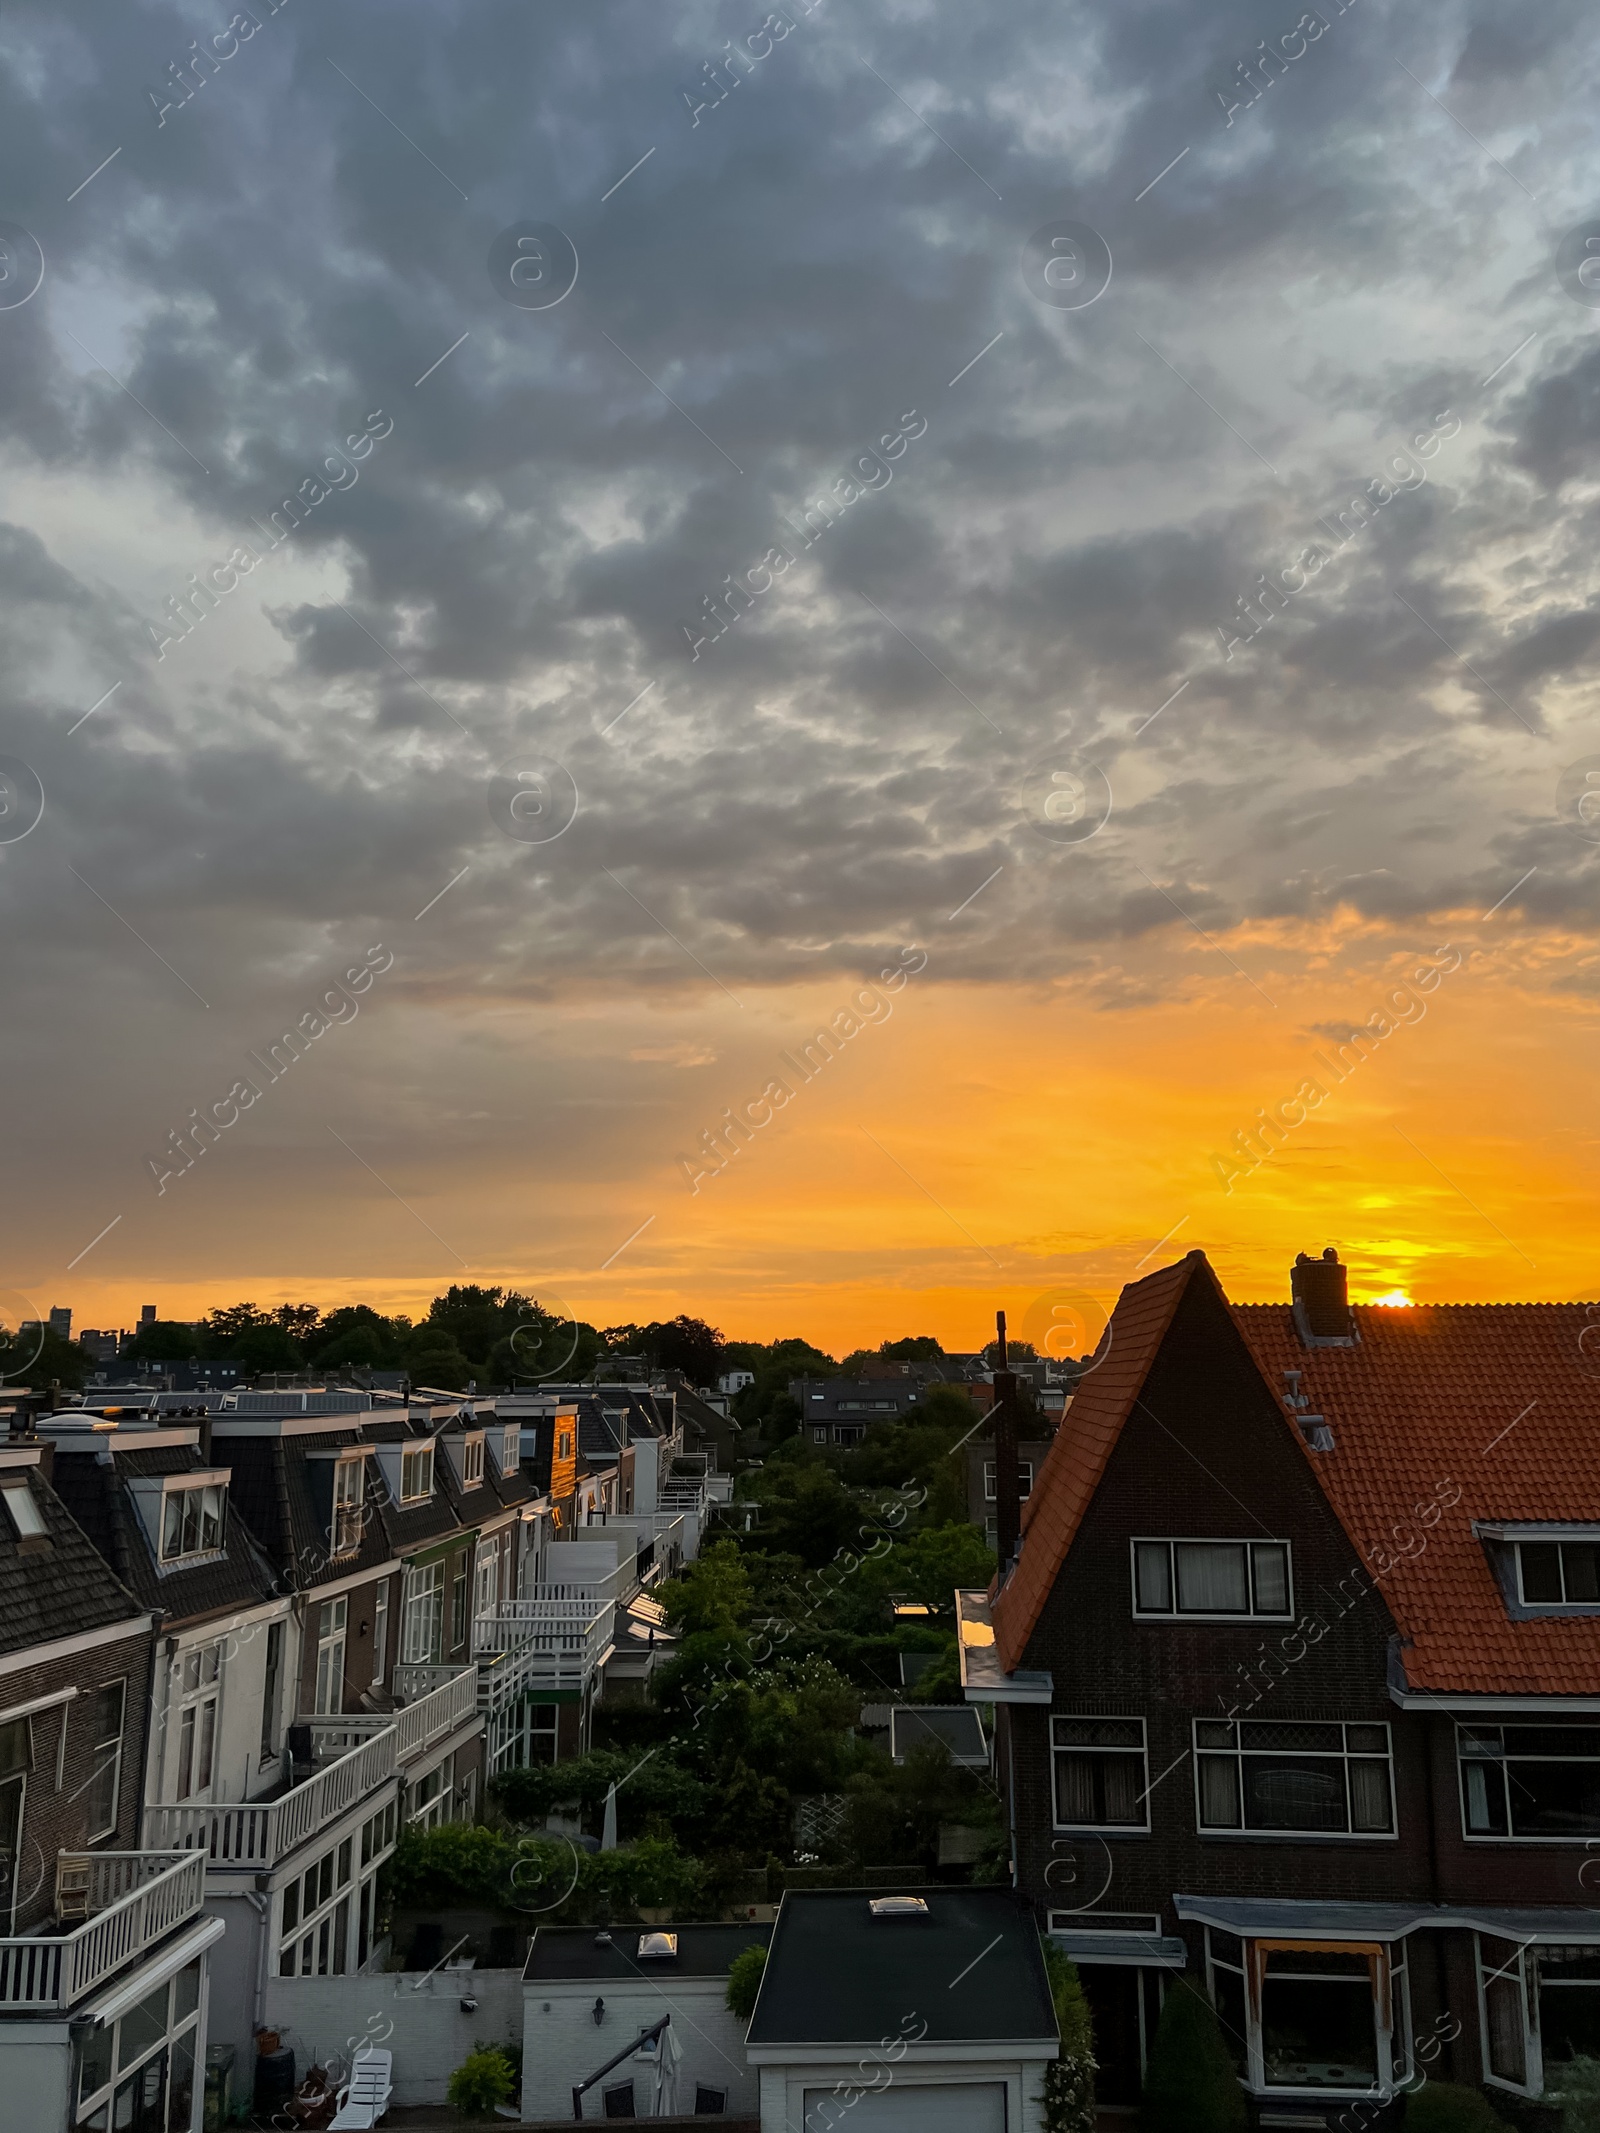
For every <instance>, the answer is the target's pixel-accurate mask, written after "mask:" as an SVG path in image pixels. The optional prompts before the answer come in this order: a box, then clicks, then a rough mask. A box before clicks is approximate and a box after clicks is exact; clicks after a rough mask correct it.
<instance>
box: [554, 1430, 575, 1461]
mask: <svg viewBox="0 0 1600 2133" xmlns="http://www.w3.org/2000/svg"><path fill="white" fill-rule="evenodd" d="M556 1457H557V1458H558V1459H570V1458H571V1457H572V1432H571V1430H570V1429H564V1430H563V1431H562V1432H561V1435H560V1436H559V1437H558V1438H557V1439H556Z"/></svg>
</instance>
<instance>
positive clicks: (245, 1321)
mask: <svg viewBox="0 0 1600 2133" xmlns="http://www.w3.org/2000/svg"><path fill="white" fill-rule="evenodd" d="M271 1323H272V1320H271V1318H270V1317H269V1316H268V1315H267V1313H266V1312H265V1311H261V1310H258V1309H257V1307H256V1306H255V1305H254V1304H253V1303H236V1304H224V1305H223V1306H222V1307H221V1308H220V1309H219V1310H216V1311H212V1312H210V1313H209V1314H208V1315H207V1317H206V1318H205V1320H204V1321H203V1324H204V1326H205V1330H206V1333H207V1335H208V1336H209V1338H210V1339H211V1340H212V1341H213V1342H216V1343H219V1344H221V1345H220V1346H219V1351H218V1352H219V1353H221V1354H224V1355H226V1354H231V1353H232V1346H231V1344H232V1342H234V1341H235V1340H237V1339H238V1337H239V1335H240V1334H241V1333H248V1332H249V1331H250V1330H251V1328H252V1327H255V1326H270V1325H271Z"/></svg>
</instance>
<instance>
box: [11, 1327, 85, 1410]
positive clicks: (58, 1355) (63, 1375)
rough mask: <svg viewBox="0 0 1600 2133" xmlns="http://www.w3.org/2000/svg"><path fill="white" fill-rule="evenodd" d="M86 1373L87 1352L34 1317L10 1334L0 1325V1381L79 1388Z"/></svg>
mask: <svg viewBox="0 0 1600 2133" xmlns="http://www.w3.org/2000/svg"><path fill="white" fill-rule="evenodd" d="M88 1375H89V1352H88V1350H87V1349H86V1348H80V1347H79V1346H78V1344H77V1342H76V1341H64V1340H63V1339H62V1338H61V1336H60V1334H59V1333H52V1332H51V1330H50V1328H49V1327H48V1326H47V1325H42V1324H41V1323H40V1322H39V1321H38V1320H37V1319H25V1320H24V1321H23V1323H22V1324H21V1325H20V1326H19V1327H18V1328H17V1331H16V1333H15V1334H14V1335H13V1334H11V1333H9V1332H8V1331H7V1330H6V1328H5V1327H3V1326H0V1381H3V1382H4V1383H5V1384H7V1385H28V1386H30V1387H34V1386H45V1385H50V1384H52V1383H55V1382H58V1381H59V1383H60V1384H61V1385H62V1386H63V1387H64V1388H65V1389H66V1390H67V1391H68V1392H81V1391H82V1390H83V1383H84V1380H85V1378H87V1377H88Z"/></svg>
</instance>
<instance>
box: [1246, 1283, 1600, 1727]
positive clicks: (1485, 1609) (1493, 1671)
mask: <svg viewBox="0 0 1600 2133" xmlns="http://www.w3.org/2000/svg"><path fill="white" fill-rule="evenodd" d="M1353 1316H1354V1318H1355V1321H1356V1324H1357V1326H1358V1328H1359V1329H1360V1333H1361V1345H1360V1346H1359V1347H1356V1348H1309V1349H1308V1348H1302V1347H1301V1345H1300V1341H1299V1338H1298V1336H1297V1334H1296V1332H1295V1328H1294V1321H1293V1318H1292V1316H1291V1314H1290V1309H1289V1306H1288V1305H1287V1304H1235V1305H1234V1306H1233V1318H1234V1323H1235V1324H1236V1325H1237V1326H1238V1328H1239V1330H1240V1332H1241V1333H1242V1334H1243V1335H1244V1338H1245V1342H1246V1344H1247V1345H1248V1347H1249V1349H1250V1351H1251V1353H1252V1355H1253V1356H1254V1357H1255V1360H1256V1362H1257V1364H1258V1366H1259V1367H1260V1369H1261V1372H1262V1375H1263V1376H1264V1377H1265V1379H1266V1381H1267V1383H1268V1385H1269V1386H1270V1387H1271V1389H1272V1391H1273V1392H1274V1394H1275V1395H1276V1394H1279V1393H1281V1392H1282V1390H1283V1379H1282V1373H1283V1371H1285V1370H1299V1371H1302V1372H1303V1373H1304V1376H1303V1378H1302V1381H1301V1388H1300V1389H1301V1391H1302V1392H1304V1393H1306V1394H1308V1395H1309V1396H1310V1400H1311V1407H1312V1411H1313V1412H1317V1413H1321V1414H1323V1415H1325V1416H1326V1417H1327V1419H1328V1422H1329V1423H1330V1425H1331V1426H1332V1429H1333V1434H1334V1446H1335V1448H1334V1450H1333V1451H1331V1452H1315V1453H1314V1452H1307V1453H1306V1454H1305V1456H1306V1458H1307V1459H1308V1460H1309V1461H1310V1464H1311V1468H1312V1471H1313V1472H1314V1473H1315V1474H1316V1476H1317V1479H1318V1481H1319V1482H1320V1483H1321V1484H1322V1487H1323V1489H1324V1491H1325V1493H1326V1494H1327V1496H1328V1499H1329V1501H1330V1502H1331V1503H1332V1505H1333V1507H1334V1510H1335V1511H1336V1512H1337V1513H1338V1515H1339V1519H1340V1522H1341V1524H1342V1525H1343V1526H1344V1529H1345V1531H1346V1532H1347V1533H1348V1534H1349V1536H1350V1538H1351V1540H1352V1542H1353V1543H1354V1544H1355V1547H1356V1550H1357V1553H1358V1554H1359V1555H1360V1556H1361V1558H1362V1560H1363V1561H1364V1562H1365V1563H1367V1564H1368V1566H1369V1567H1370V1568H1373V1569H1376V1570H1381V1569H1382V1557H1381V1556H1379V1555H1377V1554H1376V1553H1375V1551H1377V1550H1379V1549H1382V1550H1386V1551H1387V1553H1388V1554H1389V1555H1390V1556H1391V1557H1392V1559H1393V1567H1392V1568H1390V1569H1389V1570H1387V1571H1385V1572H1384V1574H1383V1576H1382V1578H1381V1580H1380V1587H1379V1589H1380V1590H1381V1591H1382V1593H1383V1595H1384V1597H1385V1599H1386V1600H1387V1601H1388V1604H1389V1609H1390V1612H1391V1613H1392V1614H1393V1616H1394V1618H1395V1621H1396V1622H1397V1624H1398V1625H1399V1628H1400V1633H1401V1639H1402V1645H1401V1659H1402V1662H1403V1664H1404V1667H1405V1672H1406V1678H1407V1680H1408V1682H1409V1683H1410V1684H1411V1686H1412V1687H1413V1688H1415V1689H1418V1690H1428V1691H1433V1692H1436V1693H1440V1694H1446V1693H1455V1694H1469V1695H1470V1694H1480V1695H1488V1694H1493V1695H1500V1696H1563V1695H1564V1696H1593V1695H1596V1694H1600V1617H1597V1616H1567V1617H1565V1618H1555V1617H1551V1616H1545V1617H1542V1618H1538V1619H1534V1620H1528V1621H1513V1620H1512V1619H1511V1618H1510V1617H1509V1616H1508V1615H1507V1613H1506V1608H1505V1602H1504V1600H1503V1598H1502V1596H1501V1592H1500V1588H1499V1585H1498V1584H1497V1583H1496V1581H1495V1577H1494V1573H1493V1571H1492V1570H1491V1569H1490V1566H1489V1561H1488V1557H1487V1556H1486V1555H1485V1553H1484V1549H1483V1544H1482V1542H1481V1541H1480V1540H1479V1539H1478V1537H1477V1535H1476V1534H1475V1533H1474V1532H1473V1530H1472V1522H1473V1520H1474V1519H1479V1520H1486V1521H1493V1520H1497V1519H1507V1520H1515V1521H1523V1520H1526V1521H1530V1522H1531V1521H1540V1520H1566V1521H1576V1522H1580V1523H1590V1522H1593V1523H1594V1524H1596V1525H1600V1336H1597V1337H1596V1339H1594V1340H1591V1341H1590V1343H1589V1346H1590V1348H1591V1349H1595V1350H1596V1353H1595V1354H1594V1356H1593V1358H1592V1359H1591V1357H1590V1355H1589V1354H1588V1353H1587V1352H1586V1351H1585V1350H1584V1349H1582V1348H1580V1346H1579V1342H1580V1340H1581V1339H1582V1337H1583V1335H1584V1332H1585V1329H1586V1328H1588V1327H1591V1326H1593V1325H1594V1323H1595V1321H1594V1320H1593V1319H1591V1318H1590V1316H1589V1309H1588V1306H1586V1305H1584V1304H1581V1303H1571V1304H1417V1305H1412V1306H1410V1307H1408V1308H1403V1309H1394V1308H1389V1307H1382V1306H1375V1305H1360V1304H1358V1305H1356V1306H1355V1309H1354V1312H1353ZM1296 1435H1297V1437H1298V1432H1297V1433H1296ZM1441 1488H1442V1489H1443V1492H1444V1495H1445V1496H1446V1497H1448V1496H1449V1495H1451V1494H1453V1492H1454V1490H1455V1489H1456V1488H1459V1489H1460V1491H1461V1494H1460V1498H1459V1501H1457V1502H1455V1503H1454V1504H1453V1505H1451V1506H1450V1507H1449V1508H1447V1509H1446V1510H1444V1512H1443V1515H1442V1516H1441V1517H1440V1519H1439V1521H1438V1523H1437V1524H1436V1525H1434V1526H1433V1527H1431V1528H1429V1527H1427V1526H1426V1525H1424V1524H1423V1522H1422V1520H1421V1519H1420V1518H1419V1516H1418V1513H1417V1508H1416V1507H1417V1506H1418V1505H1423V1506H1427V1505H1428V1504H1429V1503H1430V1502H1434V1501H1438V1500H1440V1499H1439V1497H1438V1494H1437V1492H1438V1491H1439V1490H1440V1489H1441ZM1396 1526H1399V1527H1400V1532H1399V1534H1398V1535H1397V1534H1396V1532H1395V1528H1396ZM1402 1550H1404V1551H1406V1552H1404V1553H1403V1552H1402Z"/></svg>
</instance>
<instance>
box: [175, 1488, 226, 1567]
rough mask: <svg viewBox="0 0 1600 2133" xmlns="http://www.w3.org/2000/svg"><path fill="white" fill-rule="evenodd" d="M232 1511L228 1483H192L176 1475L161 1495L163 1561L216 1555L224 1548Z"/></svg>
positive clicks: (183, 1560)
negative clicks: (224, 1535)
mask: <svg viewBox="0 0 1600 2133" xmlns="http://www.w3.org/2000/svg"><path fill="white" fill-rule="evenodd" d="M227 1512H228V1490H227V1485H226V1483H224V1482H219V1481H202V1482H191V1481H188V1480H187V1479H186V1477H184V1476H183V1475H174V1476H173V1478H172V1479H171V1480H170V1481H169V1482H168V1483H167V1485H166V1487H165V1488H164V1489H163V1491H162V1495H161V1560H162V1562H163V1563H181V1562H186V1561H188V1560H189V1559H190V1558H191V1557H195V1556H202V1555H215V1554H216V1553H217V1552H218V1550H219V1549H220V1548H221V1546H222V1533H223V1526H224V1523H225V1521H226V1518H227Z"/></svg>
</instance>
